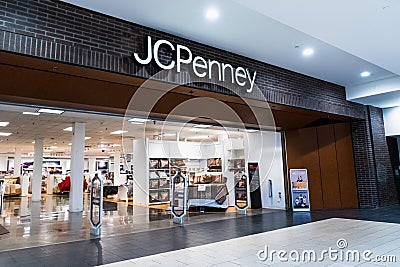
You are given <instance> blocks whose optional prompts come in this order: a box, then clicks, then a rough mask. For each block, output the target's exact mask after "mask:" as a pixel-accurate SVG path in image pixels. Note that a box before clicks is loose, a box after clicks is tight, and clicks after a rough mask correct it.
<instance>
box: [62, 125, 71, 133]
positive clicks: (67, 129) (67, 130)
mask: <svg viewBox="0 0 400 267" xmlns="http://www.w3.org/2000/svg"><path fill="white" fill-rule="evenodd" d="M63 131H66V132H72V126H71V127H67V128H64V129H63Z"/></svg>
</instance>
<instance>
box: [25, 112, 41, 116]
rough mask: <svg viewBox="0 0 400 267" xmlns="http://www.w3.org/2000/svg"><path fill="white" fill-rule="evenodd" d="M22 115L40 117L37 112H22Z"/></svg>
mask: <svg viewBox="0 0 400 267" xmlns="http://www.w3.org/2000/svg"><path fill="white" fill-rule="evenodd" d="M22 114H24V115H33V116H39V115H40V113H39V112H28V111H24V112H22Z"/></svg>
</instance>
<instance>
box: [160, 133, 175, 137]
mask: <svg viewBox="0 0 400 267" xmlns="http://www.w3.org/2000/svg"><path fill="white" fill-rule="evenodd" d="M161 135H162V136H176V133H162V134H161Z"/></svg>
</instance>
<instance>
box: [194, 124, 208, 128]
mask: <svg viewBox="0 0 400 267" xmlns="http://www.w3.org/2000/svg"><path fill="white" fill-rule="evenodd" d="M211 126H212V125H211V124H197V125H195V126H194V128H210V127H211Z"/></svg>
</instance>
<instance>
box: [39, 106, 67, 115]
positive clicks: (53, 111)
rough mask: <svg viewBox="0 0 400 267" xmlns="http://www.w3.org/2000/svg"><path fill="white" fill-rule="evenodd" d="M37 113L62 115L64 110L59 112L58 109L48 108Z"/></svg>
mask: <svg viewBox="0 0 400 267" xmlns="http://www.w3.org/2000/svg"><path fill="white" fill-rule="evenodd" d="M37 112H39V113H48V114H57V115H60V114H63V113H64V110H59V109H48V108H41V109H39V110H38V111H37Z"/></svg>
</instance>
